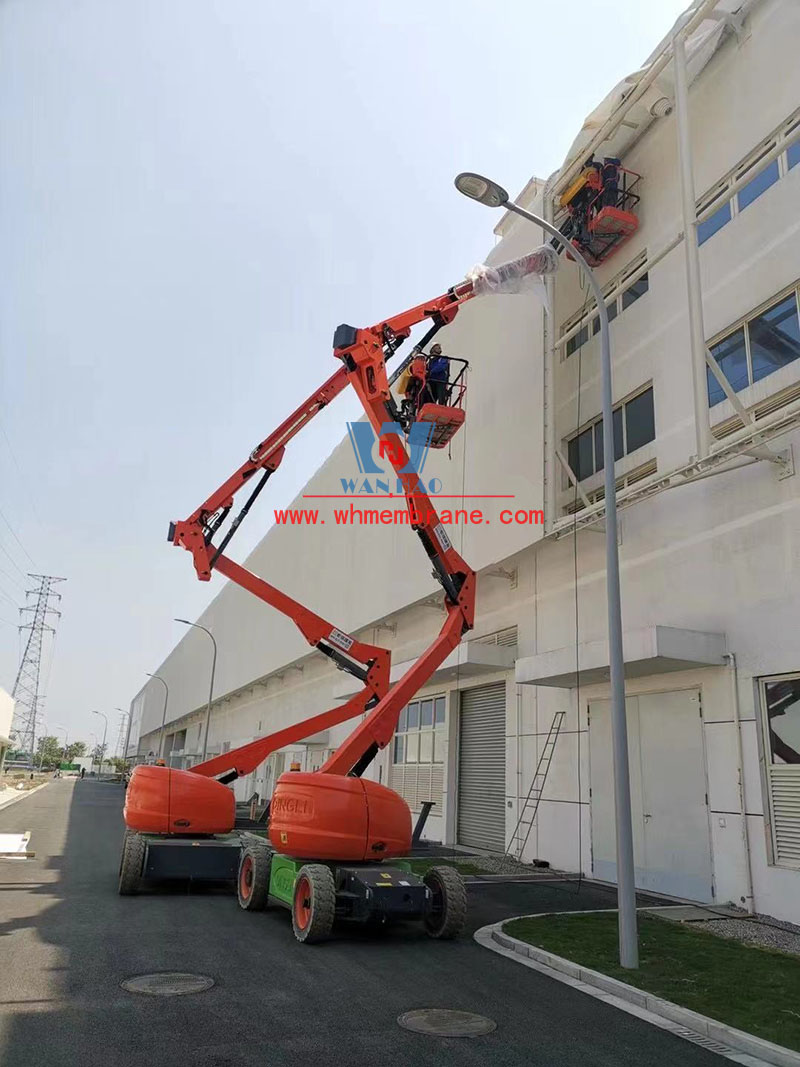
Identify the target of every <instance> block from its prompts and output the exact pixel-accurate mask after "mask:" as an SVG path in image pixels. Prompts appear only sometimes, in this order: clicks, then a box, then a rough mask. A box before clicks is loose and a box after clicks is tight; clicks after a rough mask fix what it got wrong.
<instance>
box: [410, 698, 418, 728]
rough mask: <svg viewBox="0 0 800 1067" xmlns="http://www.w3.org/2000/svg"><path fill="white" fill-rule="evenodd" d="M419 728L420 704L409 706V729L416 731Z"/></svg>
mask: <svg viewBox="0 0 800 1067" xmlns="http://www.w3.org/2000/svg"><path fill="white" fill-rule="evenodd" d="M418 726H419V704H416V703H415V704H409V705H408V728H409V730H416V729H417V727H418Z"/></svg>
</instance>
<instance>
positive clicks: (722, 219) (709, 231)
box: [697, 200, 731, 245]
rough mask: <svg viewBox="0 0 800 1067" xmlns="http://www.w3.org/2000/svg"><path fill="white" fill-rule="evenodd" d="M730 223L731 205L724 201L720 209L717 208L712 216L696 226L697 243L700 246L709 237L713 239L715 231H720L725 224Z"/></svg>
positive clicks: (728, 201)
mask: <svg viewBox="0 0 800 1067" xmlns="http://www.w3.org/2000/svg"><path fill="white" fill-rule="evenodd" d="M730 221H731V204H730V200H726V201H725V203H724V204H723V205H722V207H720V208H717V210H716V211H715V212H714V214H713V215H709V216H708V218H707V219H704V220H703V222H700V223H698V225H697V243H698V244H699V245H701V244H702V243H703V241H707V240H708V239H709V237H713V236H714V234H715V233H716V232H717V230H721V229H722V227H723V226H724V225H725V223H726V222H730Z"/></svg>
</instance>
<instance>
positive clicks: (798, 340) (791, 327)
mask: <svg viewBox="0 0 800 1067" xmlns="http://www.w3.org/2000/svg"><path fill="white" fill-rule="evenodd" d="M747 328H748V329H749V331H750V358H751V361H752V364H753V381H754V382H757V381H758V380H759V379H760V378H766V376H767V375H768V374H772V373H773V371H776V370H780V368H781V367H785V366H786V364H787V363H792V362H793V361H794V360H795V359H797V358H798V356H800V323H799V322H798V318H797V301H796V300H795V295H794V293H792V295H791V296H788V297H786V299H785V300H781V302H780V304H776V305H775V307H771V308H769V310H768V311H765V312H763V313H762V314H761V315H759V316H758V318H756V319H752V320H751V321H750V322H749V323H748V326H747Z"/></svg>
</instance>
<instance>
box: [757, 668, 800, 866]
mask: <svg viewBox="0 0 800 1067" xmlns="http://www.w3.org/2000/svg"><path fill="white" fill-rule="evenodd" d="M761 711H762V729H763V736H764V745H763V748H764V755H765V757H766V758H765V765H766V782H767V790H768V797H767V800H768V806H769V811H770V823H771V830H772V854H773V860H774V862H775V863H776V864H778V865H780V866H784V867H800V674H789V675H782V676H778V677H773V678H762V679H761Z"/></svg>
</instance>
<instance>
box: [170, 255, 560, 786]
mask: <svg viewBox="0 0 800 1067" xmlns="http://www.w3.org/2000/svg"><path fill="white" fill-rule="evenodd" d="M552 269H553V266H552V250H551V249H549V248H544V249H540V250H537V251H535V252H533V253H531V254H530V255H528V256H525V257H523V258H521V259H519V260H515V261H513V262H511V263H507V264H504V265H502V266H501V267H498V268H495V269H494V270H493V271H491V280H490V281H489V283H488V284H487V280H486V276H485V275H484V276H481V277H479V278H477V279H476V280H473V281H466V282H462V283H461V284H459V285H457V286H454V287H453V288H451V289H449V290H448V291H447V292H446V293H444V294H442V295H441V296H439V297H437V298H436V299H435V300H432V301H429V302H427V303H425V304H419V305H417V306H416V307H414V308H410V309H409V310H408V311H404V312H402V313H401V314H399V315H396V316H394V317H392V318H389V319H385V320H383V321H381V322H379V323H377V324H376V325H374V326H371V327H369V328H368V329H357V328H355V327H352V326H346V325H343V326H339V327H338V328H337V330H336V332H335V335H334V355H335V356H337V357H338V358H339V359H340V360H341V361H342V366H341V367H340V368H339V369H338V370H337V371H336V373H335V374H333V375H332V376H331V377H330V378H329V379H328V380H327V381H326V382H325V383H324V384H323V385H322V386H321V387H320V388H319V389H317V390H316V391H315V392H314V393H312V394H311V396H310V397H308V399H307V400H306V401H305V402H304V403H303V404H301V405H300V406H299V407H298V408H297V409H296V411H294V412H293V413H292V414H291V415H290V416H289V418H287V419H286V420H285V421H284V422H283V423H281V425H280V426H279V427H278V428H277V429H276V430H275V431H274V433H272V434H271V435H270V436H269V437H267V438H266V439H265V440H264V441H262V442H261V443H260V444H258V445H257V446H256V447H255V448H254V449H253V451H252V452H251V453H250V456H249V457H248V459H247V461H246V462H245V463H243V464H242V466H241V467H240V468H239V469H238V470H237V471H236V472H235V473H234V474H233V475H231V477H230V478H229V479H228V480H227V481H226V482H225V483H224V484H223V485H221V486H220V487H219V489H217V490H216V492H215V493H212V495H211V496H210V497H209V498H208V499H207V500H206V501H205V502H204V503H203V504H202V505H201V506H200V507H199V508H198V509H197V510H196V511H195V512H194V513H193V514H192V515H190V516H189V518H188V519H186V520H185V521H183V522H177V523H172V524H170V531H169V539H170V541H172V542H173V543H174V544H175V545H182V546H183V547H184V548H186V549H187V550H188V551H189V552H191V553H192V556H193V559H194V566H195V570H196V572H197V576H198V578H199V579H200V580H201V581H208V580H209V579H210V577H211V571H212V570H215V569H216V570H218V571H220V573H222V574H224V575H225V576H226V577H227V578H229V579H230V580H231V581H234V582H236V583H237V584H238V585H240V586H242V587H243V588H245V589H247V590H248V591H249V592H251V593H253V594H254V595H255V596H257V597H259V599H261V600H263V601H265V602H266V603H268V604H270V605H271V606H272V607H274V608H276V609H277V610H278V611H280V612H281V613H282V614H284V615H286V616H287V617H288V618H290V619H291V620H292V621H293V622H294V623H295V625H296V626H297V627H298V629H299V630H300V632H301V633H302V634H303V636H304V637H305V638H306V640H307V641H308V642H309V644H311V645H313V646H315V647H316V648H317V649H319V651H321V652H323V653H324V654H325V655H327V656H329V657H330V658H331V659H332V660H334V662H335V663H336V665H337V666H338V667H339V668H340V669H342V670H345V671H347V672H348V673H350V674H353V675H354V676H355V677H357V678H358V679H359V680H360V681H361V682H362V683H363V685H364V689H363V691H362V692H361V693H359V694H357V695H356V696H354V697H352V698H351V699H350V700H348V701H347V702H346V703H345V704H343V705H342V706H341V707H337V708H334V709H331V710H330V711H327V712H324V713H322V714H320V715H316V716H313V717H312V718H310V719H306V720H304V721H303V722H299V723H296V724H293V725H292V726H289V727H287V728H286V729H284V730H280V731H278V732H277V733H274V734H270V735H268V736H266V737H263V738H260V739H258V740H256V741H253V742H251V743H250V744H247V745H244V746H242V747H240V748H238V749H235V750H233V751H230V752H226V753H224V754H223V755H221V756H216V757H214V758H213V759H211V760H207V761H206V762H204V763H202V764H199V765H198V766H196V767H194V768H192V770H193V771H194V772H195V773H198V774H202V775H206V776H210V777H218V776H221V780H222V781H231V780H232V779H233V778H236V777H239V776H240V775H243V774H247V773H249V772H250V771H252V770H254V769H255V768H256V767H257V766H258V765H259V764H260V763H261V762H262V761H263V760H264V759H266V757H267V756H268V755H269V754H270V753H271V752H273V751H275V750H276V749H278V748H281V747H283V746H284V745H287V744H290V743H292V742H294V741H298V740H301V739H302V738H303V737H307V736H309V735H310V734H312V733H316V732H317V731H319V730H322V729H327V728H328V727H331V726H334V725H337V724H339V723H342V722H345V721H346V720H348V719H351V718H354V717H356V716H358V715H360V714H362V713H363V712H365V711H369V714H368V715H367V717H366V718H365V719H364V721H363V722H361V723H360V724H359V726H358V727H357V728H356V729H355V730H354V731H353V733H352V734H351V735H350V736H349V737H348V738H347V739H346V740H345V741H344V743H343V744H342V745H341V746H340V747H339V748H338V749H337V751H336V752H335V753H334V754H333V756H331V758H330V759H329V760H328V761H327V763H325V764H324V766H323V767H322V768H321V773H327V774H339V775H342V774H344V775H348V774H350V775H360V774H361V773H362V772H363V771H364V770H365V769H366V767H367V766H368V765H369V763H370V762H371V761H372V760H373V759H374V757H375V755H376V754H377V752H378V750H379V749H381V748H383V747H385V746H386V745H387V744H388V743H389V741H390V740H391V737H392V735H393V733H394V730H395V728H396V726H397V721H398V718H399V715H400V712H401V710H402V708H403V707H404V706H405V705H406V704H407V703H408V701H409V700H410V699H411V698H412V697H413V696H414V694H415V693H416V692H417V691H418V690H419V689H420V688H421V687H422V686H423V685H424V684H425V682H426V681H427V680H428V679H429V678H430V677H431V675H432V674H433V672H434V671H435V670H436V668H437V667H438V666H440V665H441V663H442V662H443V661H444V660H445V659H446V657H447V656H448V655H449V653H450V652H451V651H452V650H453V649H454V648H456V647H457V646H458V644H459V642H460V641H461V638H462V636H463V634H464V633H466V632H467V631H468V630H470V629H471V628H472V626H473V622H474V605H475V574H474V572H473V571H472V570H471V569H470V568H469V567H468V566H467V564H466V563H465V562H464V560H463V559H462V558H461V556H460V555H459V554H458V552H457V551H456V550H455V548H454V547H453V545H452V543H451V541H450V539H449V537H448V536H447V533H446V531H445V530H444V527H443V525H442V523H441V522H440V520H439V516H438V515H437V513H436V509H435V507H434V505H433V502H432V501H431V499H430V497H429V496H428V494H427V493H426V492H425V490H424V487H423V485H422V483H421V482H420V479H419V476H418V475H417V474H416V473H415V472H413V471H411V470H410V460H409V455H408V452H407V451H406V443H405V439H404V436H403V434H402V433H399V432H397V431H396V430H391V429H390V430H389V431H388V432H384V431H385V427H386V424H387V423H393V424H395V425H397V424H398V423H399V422H400V419H399V412H398V410H397V406H396V404H395V401H394V399H393V397H392V394H391V391H390V388H389V381H388V378H387V374H386V360H387V359H388V358H390V357H391V356H392V355H393V354H394V353H395V351H396V349H397V348H398V347H399V345H400V344H402V342H403V341H404V340H406V339H407V338H408V336H409V335H410V332H411V329H412V327H413V326H415V325H417V324H418V323H421V322H423V321H425V320H426V319H430V320H431V322H432V325H431V328H430V329H429V330H428V332H427V333H426V335H425V336H424V337H423V339H422V340H421V341H420V342H419V344H418V345H417V346H416V347H417V349H421V348H422V347H423V345H425V344H426V343H427V342H428V341H429V340H430V339H431V338H432V337H433V336H434V335H435V334H436V333H437V332H438V331H439V330H440V329H441V328H442V327H443V326H445V325H447V324H448V323H449V322H452V320H453V319H454V318H455V316H456V314H457V312H458V309H459V307H460V306H461V304H463V303H465V302H466V301H467V300H470V299H472V298H473V297H474V296H478V295H480V294H481V293H483V292H487V291H498V290H499V291H502V289H503V285H504V284H505V283H506V282H507V281H508V282H510V283H511V285H512V286H513V285H518V284H519V281H520V279H523V278H524V277H525V276H526V275H529V274H540V273H545V272H547V271H549V270H552ZM512 291H513V290H512ZM348 384H352V386H353V387H354V389H355V390H356V393H357V394H358V396H359V399H360V400H361V403H362V405H363V407H364V410H365V412H366V414H367V417H368V418H369V421H370V423H371V424H372V426H373V429H374V430H375V434H376V436H377V437H379V438H380V440H381V442H382V443H383V444H384V445H385V446H386V447H385V451H386V453H387V454H388V457H389V460H390V462H391V464H392V466H393V467H394V469H395V472H396V473H397V477H398V479H399V480H400V482H401V484H402V485H403V490H404V493H405V497H406V501H407V504H408V509H409V516H410V525H411V527H412V529H413V530H414V531H415V532H416V533H417V535H418V537H419V538H420V541H421V542H422V545H423V547H424V549H425V552H426V553H427V555H428V558H429V559H430V561H431V563H432V565H433V575H434V577H435V578H436V579H437V580H438V581H439V583H440V584H441V585H442V588H443V589H444V593H445V607H446V611H447V618H446V620H445V622H444V625H443V626H442V629H441V631H440V633H439V635H438V637H437V638H436V639H435V640H434V641H433V643H432V644H431V645H430V647H429V648H428V649H426V651H425V652H423V654H422V655H421V656H420V657H419V658H418V659H417V661H416V662H415V663H414V664H413V665H412V667H411V668H410V669H409V670H408V671H407V672H406V673H405V674H404V675H403V677H402V678H400V679H399V680H398V681H397V682H396V683H395V684H394V685H393V686H392V687H391V688H390V687H389V665H390V654H389V652H388V650H387V649H383V648H379V647H378V646H374V645H368V644H364V643H362V642H360V641H357V640H356V639H354V638H352V637H350V636H349V635H348V634H346V633H343V632H342V631H341V630H339V629H337V628H336V627H335V626H333V625H332V624H331V623H329V622H327V621H326V620H325V619H323V618H321V617H320V616H319V615H316V614H315V613H314V612H312V611H310V610H309V609H308V608H306V607H304V606H303V605H302V604H300V603H299V602H298V601H296V600H293V599H292V598H291V597H289V596H287V595H286V594H285V593H282V592H281V591H280V590H279V589H277V588H276V587H275V586H273V585H271V584H270V583H269V582H266V581H265V580H264V579H262V578H259V577H258V576H257V575H255V574H253V573H252V572H251V571H248V570H247V569H246V568H244V567H242V566H240V565H239V564H238V563H235V562H234V561H233V560H231V559H229V558H228V557H227V556H225V555H224V554H223V552H224V549H225V548H226V547H227V545H228V543H229V542H230V540H231V538H232V536H233V534H234V533H235V532H236V530H237V529H238V527H239V525H240V523H241V522H242V520H243V519H244V517H245V516H246V515H247V512H248V511H249V509H250V507H251V506H252V504H253V502H254V501H255V499H256V497H257V496H258V494H259V493H260V492H261V490H262V489H263V487H264V485H265V484H266V482H267V481H268V479H269V478H270V477H271V475H272V474H273V473H274V472H275V470H276V469H277V468H278V466H279V465H280V463H281V461H282V459H283V456H284V452H285V448H286V445H287V444H288V443H289V441H291V440H292V438H293V437H295V436H296V435H297V434H298V433H299V432H300V430H301V429H303V428H304V427H305V426H306V425H307V424H308V423H309V422H310V421H311V419H312V418H313V417H314V416H315V415H316V414H318V412H319V411H321V410H322V409H323V408H324V407H326V406H327V405H328V404H329V403H330V402H331V400H333V399H334V398H335V397H336V396H338V394H339V393H340V392H342V390H343V389H344V388H345V386H346V385H348ZM258 471H263V473H262V475H261V478H260V479H259V480H258V482H257V484H256V486H255V488H254V490H253V491H252V492H251V494H250V496H249V498H248V499H247V501H246V502H245V504H244V506H243V507H242V509H241V511H240V512H239V514H238V515H237V517H236V518H235V519H234V520H233V522H232V524H231V526H230V528H229V529H228V531H227V533H226V534H225V535H224V536H223V538H222V540H221V542H220V545H219V547H215V546H214V544H213V540H212V539H213V537H214V535H215V534H216V533H217V532H218V530H219V529H220V528H221V526H222V524H223V523H224V522H225V520H226V518H227V517H228V515H229V513H230V511H231V509H232V507H233V499H234V496H235V495H236V493H237V492H238V491H239V490H240V489H242V487H243V486H244V485H245V484H246V483H248V482H249V481H250V480H251V479H252V478H253V476H254V475H255V474H256V473H257V472H258Z"/></svg>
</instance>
